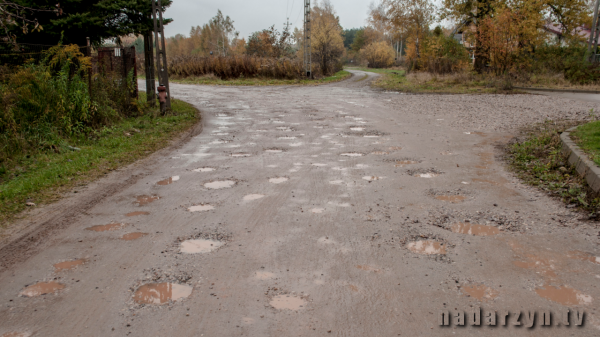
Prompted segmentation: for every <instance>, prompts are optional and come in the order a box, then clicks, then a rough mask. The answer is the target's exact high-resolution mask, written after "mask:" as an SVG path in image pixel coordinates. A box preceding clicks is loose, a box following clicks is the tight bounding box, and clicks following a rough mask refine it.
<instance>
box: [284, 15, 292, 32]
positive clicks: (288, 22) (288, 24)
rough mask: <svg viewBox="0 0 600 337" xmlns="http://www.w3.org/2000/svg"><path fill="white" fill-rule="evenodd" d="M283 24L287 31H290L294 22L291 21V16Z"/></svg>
mask: <svg viewBox="0 0 600 337" xmlns="http://www.w3.org/2000/svg"><path fill="white" fill-rule="evenodd" d="M283 25H284V26H285V31H288V30H290V26H291V25H293V23H290V18H287V23H284V24H283Z"/></svg>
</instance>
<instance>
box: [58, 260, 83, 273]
mask: <svg viewBox="0 0 600 337" xmlns="http://www.w3.org/2000/svg"><path fill="white" fill-rule="evenodd" d="M86 262H87V260H86V259H77V260H71V261H64V262H60V263H56V264H55V265H54V271H55V272H60V271H68V270H73V269H75V268H77V267H79V266H82V265H84V264H85V263H86Z"/></svg>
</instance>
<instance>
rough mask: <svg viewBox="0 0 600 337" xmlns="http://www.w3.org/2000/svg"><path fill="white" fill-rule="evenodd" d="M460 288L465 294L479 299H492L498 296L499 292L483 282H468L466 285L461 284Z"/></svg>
mask: <svg viewBox="0 0 600 337" xmlns="http://www.w3.org/2000/svg"><path fill="white" fill-rule="evenodd" d="M461 290H462V291H463V293H465V294H466V295H469V296H471V297H473V298H475V299H478V300H480V301H483V300H493V299H495V298H496V297H498V295H499V293H498V291H496V290H494V289H492V288H490V287H486V286H485V285H483V284H470V285H466V286H463V287H462V288H461Z"/></svg>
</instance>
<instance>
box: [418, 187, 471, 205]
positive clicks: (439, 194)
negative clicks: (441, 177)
mask: <svg viewBox="0 0 600 337" xmlns="http://www.w3.org/2000/svg"><path fill="white" fill-rule="evenodd" d="M426 194H427V195H429V196H431V197H432V198H435V199H437V200H440V201H445V202H449V203H454V204H457V203H461V202H463V201H465V200H467V198H468V196H469V195H471V194H472V192H470V191H466V190H463V189H460V188H459V189H455V190H440V189H430V190H427V192H426Z"/></svg>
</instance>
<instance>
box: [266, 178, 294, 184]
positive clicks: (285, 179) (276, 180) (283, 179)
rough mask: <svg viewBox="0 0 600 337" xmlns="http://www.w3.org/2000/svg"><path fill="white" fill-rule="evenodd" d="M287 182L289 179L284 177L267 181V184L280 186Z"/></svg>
mask: <svg viewBox="0 0 600 337" xmlns="http://www.w3.org/2000/svg"><path fill="white" fill-rule="evenodd" d="M288 180H289V179H288V178H286V177H279V178H271V179H269V182H270V183H273V184H281V183H284V182H286V181H288Z"/></svg>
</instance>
